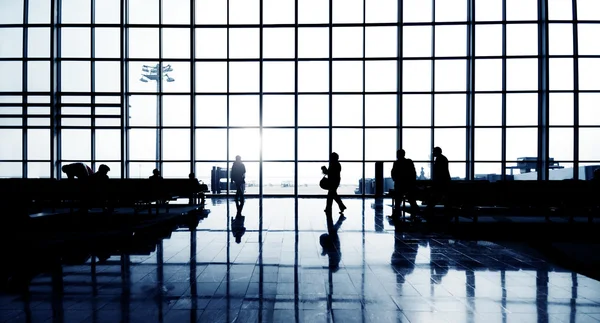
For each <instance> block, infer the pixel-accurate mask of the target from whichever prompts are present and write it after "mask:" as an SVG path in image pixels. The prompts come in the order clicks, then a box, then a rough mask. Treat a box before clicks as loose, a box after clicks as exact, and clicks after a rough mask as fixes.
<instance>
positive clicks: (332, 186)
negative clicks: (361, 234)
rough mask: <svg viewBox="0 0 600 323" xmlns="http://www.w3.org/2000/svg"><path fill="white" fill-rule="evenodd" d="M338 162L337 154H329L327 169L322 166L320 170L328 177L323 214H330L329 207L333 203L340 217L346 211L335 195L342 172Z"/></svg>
mask: <svg viewBox="0 0 600 323" xmlns="http://www.w3.org/2000/svg"><path fill="white" fill-rule="evenodd" d="M339 160H340V156H339V155H338V154H337V153H331V155H330V156H329V168H327V167H325V166H322V167H321V170H322V171H323V174H326V175H328V177H329V187H328V190H327V204H326V206H325V213H328V214H330V213H331V206H332V205H333V201H335V202H336V203H337V204H338V207H339V208H340V215H341V216H344V210H345V209H346V206H345V205H344V202H342V199H341V198H340V196H339V195H338V193H337V188H338V186H340V181H341V172H342V165H340V162H339Z"/></svg>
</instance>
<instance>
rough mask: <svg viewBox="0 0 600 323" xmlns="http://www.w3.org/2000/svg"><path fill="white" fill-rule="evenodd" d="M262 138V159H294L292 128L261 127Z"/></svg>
mask: <svg viewBox="0 0 600 323" xmlns="http://www.w3.org/2000/svg"><path fill="white" fill-rule="evenodd" d="M262 139H263V143H262V144H263V146H262V151H263V160H294V147H295V142H294V130H293V129H263V135H262ZM292 177H293V176H292Z"/></svg>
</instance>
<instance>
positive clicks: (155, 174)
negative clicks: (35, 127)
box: [148, 168, 162, 179]
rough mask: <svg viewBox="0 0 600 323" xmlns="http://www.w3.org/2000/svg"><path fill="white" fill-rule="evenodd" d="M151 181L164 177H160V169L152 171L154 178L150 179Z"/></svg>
mask: <svg viewBox="0 0 600 323" xmlns="http://www.w3.org/2000/svg"><path fill="white" fill-rule="evenodd" d="M148 178H149V179H162V176H160V171H159V170H158V169H156V168H155V169H154V170H153V171H152V176H150V177H148Z"/></svg>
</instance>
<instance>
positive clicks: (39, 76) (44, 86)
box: [27, 61, 50, 91]
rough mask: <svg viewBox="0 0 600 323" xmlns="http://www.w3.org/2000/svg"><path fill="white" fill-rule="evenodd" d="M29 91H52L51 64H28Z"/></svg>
mask: <svg viewBox="0 0 600 323" xmlns="http://www.w3.org/2000/svg"><path fill="white" fill-rule="evenodd" d="M27 66H28V67H27V90H28V91H50V62H44V61H29V62H27Z"/></svg>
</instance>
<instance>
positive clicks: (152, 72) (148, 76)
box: [140, 63, 175, 169]
mask: <svg viewBox="0 0 600 323" xmlns="http://www.w3.org/2000/svg"><path fill="white" fill-rule="evenodd" d="M160 69H161V68H160V63H158V64H156V65H154V66H151V65H142V77H140V81H141V82H144V83H148V81H156V93H157V95H159V97H158V98H157V99H156V169H160V168H159V165H160V162H159V161H160V125H159V121H160V93H159V92H160V80H161V78H164V79H165V81H167V82H174V81H175V79H174V78H172V77H170V76H169V74H168V73H169V72H172V71H173V68H172V67H171V65H170V64H169V65H167V66H163V67H162V72H161V73H159V70H160Z"/></svg>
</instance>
